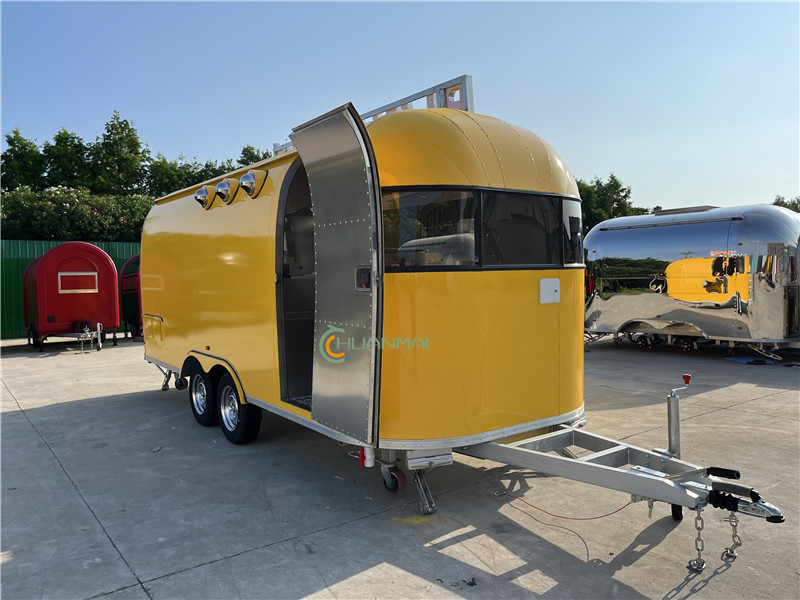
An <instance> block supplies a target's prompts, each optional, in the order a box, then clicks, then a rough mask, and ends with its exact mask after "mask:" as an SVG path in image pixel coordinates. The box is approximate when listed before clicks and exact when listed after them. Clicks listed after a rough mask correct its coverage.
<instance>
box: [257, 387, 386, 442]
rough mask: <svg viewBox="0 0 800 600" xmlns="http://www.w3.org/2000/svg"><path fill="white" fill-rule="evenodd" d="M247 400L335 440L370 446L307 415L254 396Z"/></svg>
mask: <svg viewBox="0 0 800 600" xmlns="http://www.w3.org/2000/svg"><path fill="white" fill-rule="evenodd" d="M247 402H248V403H250V404H253V405H255V406H258V407H259V408H262V409H264V410H266V411H267V412H271V413H274V414H276V415H278V416H280V417H283V418H284V419H289V420H290V421H293V422H295V423H298V424H300V425H303V426H304V427H308V428H309V429H311V430H313V431H316V432H317V433H321V434H323V435H326V436H328V437H329V438H333V439H334V440H336V441H337V442H344V443H345V444H351V445H353V446H372V444H365V443H364V442H362V441H360V440H357V439H356V438H354V437H350V436H349V435H347V434H345V433H340V432H338V431H336V430H335V429H331V428H330V427H326V426H325V425H323V424H322V423H319V422H317V421H314V420H312V419H310V418H308V417H304V416H302V415H298V414H295V413H293V412H291V411H289V410H285V409H283V408H281V407H279V406H275V405H274V404H270V403H269V402H265V401H264V400H261V399H259V398H256V397H254V396H247Z"/></svg>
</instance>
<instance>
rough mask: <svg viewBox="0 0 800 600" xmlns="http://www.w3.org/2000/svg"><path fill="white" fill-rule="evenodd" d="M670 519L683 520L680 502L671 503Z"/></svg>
mask: <svg viewBox="0 0 800 600" xmlns="http://www.w3.org/2000/svg"><path fill="white" fill-rule="evenodd" d="M672 519H673V520H675V521H683V507H682V506H681V505H680V504H673V505H672Z"/></svg>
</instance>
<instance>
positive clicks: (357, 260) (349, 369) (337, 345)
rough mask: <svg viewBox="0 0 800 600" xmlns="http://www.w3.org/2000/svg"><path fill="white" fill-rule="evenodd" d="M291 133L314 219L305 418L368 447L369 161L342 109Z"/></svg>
mask: <svg viewBox="0 0 800 600" xmlns="http://www.w3.org/2000/svg"><path fill="white" fill-rule="evenodd" d="M292 131H293V133H292V134H291V135H290V136H289V137H290V138H291V140H292V142H293V143H294V145H295V147H296V148H297V150H298V152H299V153H300V159H301V160H302V161H303V164H304V166H305V169H306V173H307V174H308V183H309V188H310V191H311V208H312V211H313V213H314V261H315V271H316V285H315V289H314V361H313V380H312V388H311V390H312V391H311V397H312V408H311V416H312V417H313V418H314V420H316V421H318V422H319V423H322V424H323V425H326V426H328V427H330V428H332V429H335V430H336V431H339V432H341V433H343V434H345V435H348V436H350V437H352V438H354V439H355V440H357V441H358V442H361V443H363V444H367V445H369V444H374V443H376V442H377V439H378V432H377V427H378V425H377V424H378V412H379V411H378V402H379V391H380V364H381V361H380V344H379V342H378V340H380V339H381V335H382V330H383V328H382V322H381V315H382V309H383V301H382V300H383V299H382V293H381V282H382V275H383V265H382V251H381V248H382V243H381V237H382V236H381V227H382V223H381V212H380V205H379V202H380V184H379V182H378V170H377V167H376V164H375V156H374V154H373V151H372V145H371V144H370V140H369V136H368V134H367V131H366V127H365V126H364V123H363V121H362V120H361V117H359V115H358V113H357V112H356V110H355V108H354V107H353V105H352V104H349V103H348V104H346V105H344V106H342V107H340V108H337V109H335V110H332V111H331V112H329V113H327V114H324V115H322V116H320V117H317V118H316V119H313V120H312V121H309V122H308V123H305V124H303V125H300V126H298V127H295V128H294V129H293V130H292Z"/></svg>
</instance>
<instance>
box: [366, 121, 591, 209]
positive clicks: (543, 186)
mask: <svg viewBox="0 0 800 600" xmlns="http://www.w3.org/2000/svg"><path fill="white" fill-rule="evenodd" d="M368 132H369V135H370V139H371V141H372V144H373V146H374V149H375V157H376V160H377V163H378V172H379V176H380V181H381V186H382V187H395V186H423V185H466V186H475V187H489V188H499V189H513V190H530V191H538V192H546V193H553V194H563V195H567V196H572V197H575V198H577V197H578V188H577V185H576V184H575V179H574V177H573V176H572V174H571V173H570V172H569V170H568V169H567V167H566V165H565V164H564V162H563V161H562V160H561V157H559V155H558V153H557V152H556V151H555V150H554V149H553V148H552V147H551V146H550V145H549V144H548V143H547V142H545V141H544V140H542V139H541V138H540V137H539V136H537V135H536V134H535V133H533V132H531V131H528V130H527V129H524V128H522V127H518V126H516V125H512V124H510V123H506V122H505V121H501V120H500V119H496V118H494V117H488V116H486V115H479V114H476V113H468V112H463V111H458V110H452V109H446V108H443V109H433V110H409V111H401V112H397V113H393V114H390V115H386V116H385V117H381V118H380V119H378V120H377V121H375V122H373V123H371V124H370V126H369V129H368Z"/></svg>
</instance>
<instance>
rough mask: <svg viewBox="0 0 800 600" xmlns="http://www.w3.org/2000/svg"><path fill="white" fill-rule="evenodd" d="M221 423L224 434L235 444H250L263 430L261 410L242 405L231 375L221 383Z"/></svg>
mask: <svg viewBox="0 0 800 600" xmlns="http://www.w3.org/2000/svg"><path fill="white" fill-rule="evenodd" d="M217 404H218V406H219V421H220V427H221V428H222V433H224V434H225V437H226V438H228V441H229V442H233V443H234V444H249V443H250V442H252V441H253V440H254V439H255V438H256V436H257V435H258V431H259V429H261V409H260V408H258V407H257V406H254V405H252V404H242V403H241V401H240V398H239V390H238V389H237V388H236V384H235V383H234V381H233V377H231V376H230V373H225V375H223V376H222V379H220V381H219V395H218V396H217Z"/></svg>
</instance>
